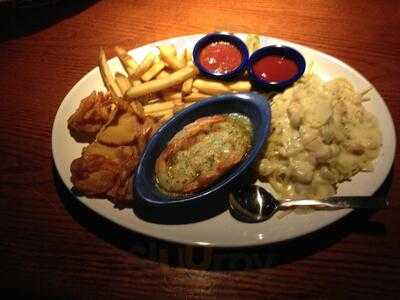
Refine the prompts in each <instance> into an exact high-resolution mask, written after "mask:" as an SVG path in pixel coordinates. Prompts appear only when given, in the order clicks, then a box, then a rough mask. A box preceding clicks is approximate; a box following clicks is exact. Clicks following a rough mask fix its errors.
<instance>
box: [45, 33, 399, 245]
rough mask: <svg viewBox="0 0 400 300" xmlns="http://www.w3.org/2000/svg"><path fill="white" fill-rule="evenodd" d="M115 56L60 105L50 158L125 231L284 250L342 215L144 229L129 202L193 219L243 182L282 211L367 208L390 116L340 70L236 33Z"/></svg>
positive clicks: (225, 215)
mask: <svg viewBox="0 0 400 300" xmlns="http://www.w3.org/2000/svg"><path fill="white" fill-rule="evenodd" d="M115 52H116V54H117V57H115V58H112V59H110V60H108V61H107V59H106V57H105V54H104V51H103V50H101V51H100V55H99V67H96V68H94V69H93V70H91V71H90V72H89V73H87V74H86V75H85V76H83V77H82V79H81V80H79V82H78V83H77V84H76V85H75V86H74V87H73V88H72V89H71V90H70V92H69V93H68V94H67V96H66V97H65V98H64V100H63V101H62V103H61V105H60V107H59V109H58V111H57V114H56V117H55V120H54V124H53V130H52V150H53V158H54V162H55V165H56V168H57V170H58V172H59V174H60V176H61V178H62V180H63V182H64V184H65V185H66V187H67V188H68V189H69V190H71V192H72V193H73V194H74V195H75V197H76V198H77V199H78V200H79V201H80V202H82V203H83V204H84V205H86V206H87V207H89V208H90V209H92V210H93V211H95V212H97V213H98V214H100V215H101V216H103V217H105V218H107V219H109V220H111V221H112V222H115V223H117V224H119V225H121V226H123V227H125V228H128V229H130V230H133V231H135V232H139V233H142V234H145V235H148V236H152V237H155V238H159V239H163V240H168V241H172V242H178V243H184V244H190V245H198V246H214V247H243V246H254V245H264V244H269V243H275V242H280V241H284V240H288V239H292V238H295V237H298V236H302V235H305V234H307V233H310V232H313V231H315V230H318V229H320V228H322V227H324V226H326V225H328V224H331V223H333V222H335V221H336V220H338V219H340V218H342V217H344V216H345V215H347V214H349V213H350V212H351V209H340V210H314V209H307V210H294V211H293V210H291V211H284V212H278V213H277V214H275V215H274V216H272V217H271V218H270V219H268V220H266V221H264V222H259V223H244V222H241V221H239V220H237V219H235V218H234V217H233V216H232V215H231V213H230V212H229V211H228V210H223V211H218V212H216V213H215V214H213V215H211V216H209V217H207V218H203V219H202V218H200V219H196V221H194V222H182V223H179V222H177V223H174V224H170V223H168V224H163V222H161V221H159V222H154V221H150V220H148V219H146V218H145V217H143V216H140V217H139V215H138V214H137V213H135V210H134V209H132V203H133V206H135V204H138V205H139V204H140V205H144V206H147V207H149V208H150V209H154V211H155V212H157V211H160V210H161V211H162V209H164V207H167V206H168V207H169V209H171V207H172V209H175V208H176V207H178V208H179V207H184V209H185V210H184V212H183V213H184V214H187V215H190V214H193V215H196V214H198V213H200V210H197V208H202V209H203V210H207V208H208V207H209V208H210V209H211V207H212V206H213V203H212V201H227V198H228V195H229V194H230V193H231V192H232V191H233V190H234V189H235V188H237V187H238V186H240V184H241V182H243V181H245V180H247V179H248V178H249V177H254V178H255V179H256V184H257V185H259V186H261V187H263V188H265V189H266V190H268V191H269V192H270V193H271V194H273V195H274V196H275V197H276V198H277V199H280V200H281V201H285V200H287V199H292V198H295V199H304V198H309V199H312V198H321V197H326V196H332V195H335V196H370V195H373V194H374V192H376V190H377V189H378V188H379V187H380V185H381V184H382V183H383V181H384V180H385V178H386V176H387V175H388V174H389V171H390V169H391V166H392V163H393V159H394V154H395V146H396V137H395V131H394V125H393V120H392V118H391V116H390V113H389V111H388V109H387V107H386V105H385V102H384V100H383V99H382V97H381V96H380V95H379V93H378V91H377V90H376V89H375V88H374V87H373V85H372V84H371V83H370V82H369V81H368V80H367V79H366V78H364V77H363V76H362V75H361V74H360V73H359V72H357V71H356V70H354V69H353V68H352V67H350V66H349V65H347V64H345V63H344V62H342V61H340V60H338V59H337V58H334V57H332V56H330V55H328V54H325V53H322V52H320V51H317V50H314V49H311V48H308V47H306V46H302V45H299V44H295V43H292V42H289V41H284V40H280V39H276V38H272V37H267V36H256V35H248V34H242V33H237V34H226V33H216V34H208V35H207V34H198V35H190V36H182V37H177V38H172V39H169V40H164V41H158V42H155V43H152V44H149V45H145V46H142V47H139V48H136V49H133V50H130V51H129V52H127V51H125V50H124V49H122V48H121V47H116V48H115ZM221 53H223V54H221ZM221 61H222V62H221ZM136 62H140V64H139V63H136ZM113 74H115V75H113ZM177 87H178V88H177ZM100 92H101V93H100ZM349 99H350V100H349ZM227 132H228V133H229V134H227ZM82 133H84V134H82ZM132 145H134V146H132ZM205 149H206V150H207V151H206V150H205ZM195 158H196V159H195ZM205 162H207V163H205ZM134 172H135V173H134ZM249 174H252V175H251V176H250V175H249ZM254 174H256V175H254ZM253 175H254V176H253ZM132 198H134V199H133V200H132Z"/></svg>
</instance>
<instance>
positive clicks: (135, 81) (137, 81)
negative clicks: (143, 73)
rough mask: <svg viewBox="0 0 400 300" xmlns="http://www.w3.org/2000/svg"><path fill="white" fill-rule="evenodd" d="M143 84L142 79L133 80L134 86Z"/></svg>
mask: <svg viewBox="0 0 400 300" xmlns="http://www.w3.org/2000/svg"><path fill="white" fill-rule="evenodd" d="M142 83H143V82H142V81H141V80H140V79H135V80H132V86H138V85H141V84H142Z"/></svg>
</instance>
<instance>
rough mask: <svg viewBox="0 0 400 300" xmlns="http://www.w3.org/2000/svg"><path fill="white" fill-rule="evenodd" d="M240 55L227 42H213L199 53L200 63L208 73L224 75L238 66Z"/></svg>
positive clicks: (240, 59) (238, 51)
mask: <svg viewBox="0 0 400 300" xmlns="http://www.w3.org/2000/svg"><path fill="white" fill-rule="evenodd" d="M241 62H242V53H241V52H240V50H239V49H238V48H236V47H235V46H234V45H232V44H230V43H228V42H215V43H211V44H209V45H207V46H206V47H204V48H203V49H202V50H201V51H200V63H201V65H202V66H203V67H204V68H205V69H206V70H207V71H209V72H212V73H215V74H226V73H229V72H231V71H233V70H234V69H236V68H237V67H239V66H240V63H241Z"/></svg>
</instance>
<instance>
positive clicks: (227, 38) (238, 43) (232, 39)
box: [193, 33, 249, 81]
mask: <svg viewBox="0 0 400 300" xmlns="http://www.w3.org/2000/svg"><path fill="white" fill-rule="evenodd" d="M215 42H228V43H230V44H232V45H234V46H235V47H236V48H237V49H239V51H240V52H241V54H242V62H241V63H240V65H239V66H238V67H237V68H236V69H233V70H232V71H231V72H228V73H224V74H219V73H213V72H210V71H208V70H207V69H205V68H204V67H203V65H202V64H201V62H200V52H201V50H202V49H203V48H204V47H206V46H207V45H209V44H211V43H215ZM248 59H249V50H248V49H247V46H246V44H245V43H243V41H242V40H241V39H240V38H238V37H236V36H234V35H233V34H224V33H210V34H208V35H206V36H205V37H203V38H201V39H200V40H199V41H198V42H197V43H196V45H195V46H194V49H193V61H194V64H195V65H196V67H197V68H198V69H199V71H200V73H201V74H202V75H204V76H207V77H210V78H214V79H219V80H225V81H229V80H233V79H235V78H236V77H238V76H240V75H241V74H242V73H243V72H244V71H245V69H246V67H247V61H248Z"/></svg>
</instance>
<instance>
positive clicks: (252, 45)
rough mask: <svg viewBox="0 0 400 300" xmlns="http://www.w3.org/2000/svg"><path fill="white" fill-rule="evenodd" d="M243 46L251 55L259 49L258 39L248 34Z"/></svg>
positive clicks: (256, 36) (254, 35)
mask: <svg viewBox="0 0 400 300" xmlns="http://www.w3.org/2000/svg"><path fill="white" fill-rule="evenodd" d="M245 44H246V46H247V49H249V54H251V53H253V52H254V51H256V50H257V49H258V48H260V37H259V36H258V35H256V34H248V35H247V38H246V42H245Z"/></svg>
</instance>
